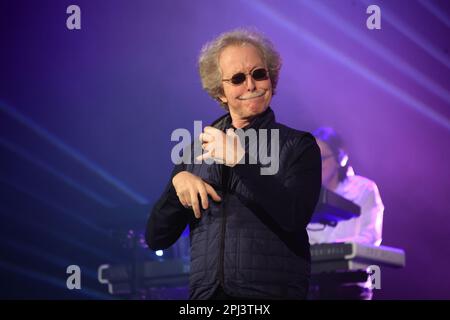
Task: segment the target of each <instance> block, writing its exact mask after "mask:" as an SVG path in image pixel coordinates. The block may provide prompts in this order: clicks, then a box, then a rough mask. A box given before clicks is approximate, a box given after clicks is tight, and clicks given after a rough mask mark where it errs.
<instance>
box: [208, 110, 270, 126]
mask: <svg viewBox="0 0 450 320" xmlns="http://www.w3.org/2000/svg"><path fill="white" fill-rule="evenodd" d="M272 122H275V113H274V112H273V110H272V108H271V107H268V108H267V109H266V110H265V111H264V112H263V113H261V114H259V115H257V116H256V117H255V118H254V119H253V120H252V121H251V122H250V124H248V125H247V126H245V127H244V128H242V130H244V131H245V130H247V129H250V128H253V129H255V130H257V129H259V128H265V127H267V126H268V125H269V124H270V123H272ZM231 123H232V121H231V115H230V113H227V114H224V115H223V116H221V117H220V118H218V119H216V120H215V121H213V123H212V124H211V126H212V127H214V128H217V129H220V130H222V131H225V130H226V129H228V128H234V127H233V126H232V124H231ZM234 129H235V128H234Z"/></svg>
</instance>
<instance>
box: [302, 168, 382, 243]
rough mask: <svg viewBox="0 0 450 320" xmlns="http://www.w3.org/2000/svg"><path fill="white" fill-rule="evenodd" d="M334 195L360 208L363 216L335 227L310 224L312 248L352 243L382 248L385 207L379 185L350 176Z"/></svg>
mask: <svg viewBox="0 0 450 320" xmlns="http://www.w3.org/2000/svg"><path fill="white" fill-rule="evenodd" d="M334 192H335V193H337V194H339V195H340V196H342V197H344V198H346V199H348V200H350V201H352V202H354V203H355V204H357V205H359V206H360V207H361V215H360V216H359V217H357V218H353V219H350V220H346V221H341V222H338V224H337V225H336V226H335V227H331V226H325V227H324V225H323V224H320V223H310V224H309V225H308V235H309V242H310V244H317V243H332V242H349V241H352V242H358V243H362V244H370V245H376V246H379V245H380V244H381V232H382V226H383V212H384V206H383V202H382V201H381V197H380V193H379V191H378V187H377V185H376V184H375V182H373V181H372V180H370V179H367V178H364V177H361V176H357V175H353V176H348V177H347V179H345V180H344V181H341V182H340V183H339V184H338V186H337V188H336V190H334ZM313 230H319V231H313Z"/></svg>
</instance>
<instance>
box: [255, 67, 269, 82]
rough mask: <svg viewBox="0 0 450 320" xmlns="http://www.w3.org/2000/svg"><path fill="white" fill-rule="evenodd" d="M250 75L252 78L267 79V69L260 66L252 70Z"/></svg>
mask: <svg viewBox="0 0 450 320" xmlns="http://www.w3.org/2000/svg"><path fill="white" fill-rule="evenodd" d="M252 77H253V79H255V80H257V81H261V80H267V71H266V69H262V68H261V69H256V70H255V71H253V73H252Z"/></svg>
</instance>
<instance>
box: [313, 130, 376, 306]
mask: <svg viewBox="0 0 450 320" xmlns="http://www.w3.org/2000/svg"><path fill="white" fill-rule="evenodd" d="M314 136H315V138H316V140H317V143H318V145H319V147H320V153H321V157H322V184H323V187H325V188H327V189H329V190H331V191H333V192H335V193H337V194H339V195H340V196H342V197H344V198H346V199H348V200H350V201H352V202H354V203H355V204H357V205H359V206H360V207H361V215H360V216H359V217H357V218H353V219H350V220H347V221H341V222H339V223H338V224H337V225H336V226H335V227H330V226H325V225H321V224H318V223H310V224H309V225H308V235H309V239H310V243H311V244H317V243H333V242H358V243H361V244H368V245H375V246H379V245H380V244H381V239H382V236H381V233H382V225H383V212H384V206H383V202H382V201H381V197H380V193H379V191H378V188H377V185H376V184H375V182H373V181H372V180H370V179H367V178H365V177H362V176H358V175H354V174H348V172H349V171H351V170H349V162H348V156H347V154H346V153H345V151H344V150H343V148H342V139H341V138H340V136H339V135H338V134H337V133H336V132H335V131H334V130H333V129H332V128H329V127H321V128H318V129H317V130H316V131H314ZM312 289H314V288H312ZM316 289H317V290H316V292H315V293H313V294H314V298H316V299H371V297H372V291H371V290H370V289H369V286H368V284H365V283H360V284H355V285H349V284H346V285H345V286H340V285H335V284H330V285H329V286H326V285H325V286H324V285H323V284H322V286H321V288H316Z"/></svg>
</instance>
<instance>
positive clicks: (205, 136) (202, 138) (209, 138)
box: [198, 133, 214, 142]
mask: <svg viewBox="0 0 450 320" xmlns="http://www.w3.org/2000/svg"><path fill="white" fill-rule="evenodd" d="M198 139H199V140H200V141H201V142H212V141H214V136H212V135H210V134H208V133H200V135H199V137H198Z"/></svg>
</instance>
